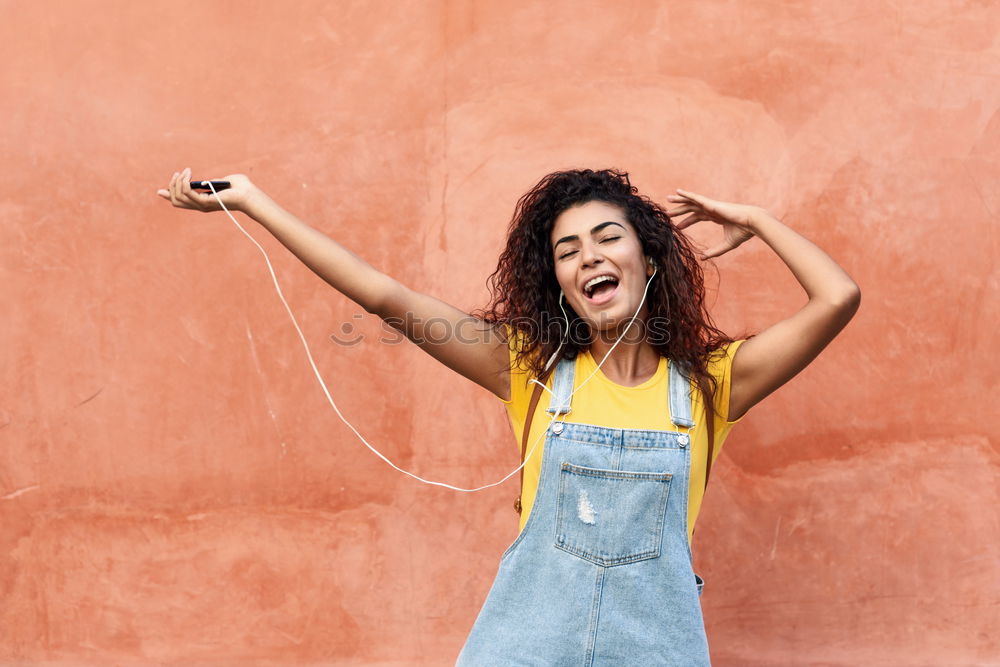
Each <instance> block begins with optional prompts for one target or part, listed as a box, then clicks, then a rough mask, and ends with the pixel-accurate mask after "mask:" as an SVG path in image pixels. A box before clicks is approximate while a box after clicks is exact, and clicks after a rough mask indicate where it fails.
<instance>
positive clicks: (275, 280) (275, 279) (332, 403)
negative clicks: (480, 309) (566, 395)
mask: <svg viewBox="0 0 1000 667" xmlns="http://www.w3.org/2000/svg"><path fill="white" fill-rule="evenodd" d="M204 183H206V184H207V185H208V187H209V189H211V191H212V194H213V195H215V199H216V201H218V202H219V206H221V207H222V210H223V211H225V212H226V215H228V216H229V219H230V220H232V221H233V224H235V225H236V227H237V228H238V229H239V230H240V231H241V232H243V235H244V236H246V237H247V238H248V239H250V241H251V242H252V243H253V244H254V245H255V246H257V249H258V250H259V251H260V253H261V254H262V255H263V256H264V261H265V262H266V263H267V270H268V271H269V272H270V273H271V281H272V282H273V283H274V289H275V290H276V291H277V292H278V298H279V299H281V303H282V305H284V306H285V311H286V312H287V313H288V317H289V318H291V320H292V324H293V325H294V326H295V331H296V333H298V335H299V340H300V341H302V347H303V348H305V351H306V357H307V358H308V359H309V365H310V366H312V370H313V373H314V374H315V375H316V379H317V380H319V384H320V387H322V388H323V394H324V395H325V396H326V400H327V401H328V402H329V403H330V406H331V407H332V408H333V410H334V412H336V413H337V416H338V417H340V420H341V421H342V422H344V423H345V424H347V427H348V428H349V429H351V431H352V432H353V433H354V435H356V436H357V437H358V439H359V440H361V442H362V443H364V445H365V447H367V448H368V449H370V450H371V451H372V453H374V454H375V455H376V456H378V457H379V458H380V459H382V460H383V461H385V462H386V463H388V464H389V465H390V466H391V467H392V468H395V469H396V470H398V471H399V472H401V473H403V474H404V475H408V476H410V477H412V478H413V479H415V480H417V481H418V482H423V483H424V484H430V485H433V486H442V487H444V488H446V489H452V490H453V491H461V492H463V493H473V492H475V491H482V490H483V489H488V488H490V487H494V486H499V485H500V484H503V483H504V482H506V481H507V480H508V479H510V478H511V477H513V476H514V475H515V474H517V473H518V472H519V471H520V470H521V468H523V467H524V465H525V464H526V463H527V462H528V459H530V458H531V454H532V453H534V451H535V448H536V447H537V446H538V443H539V442H541V440H542V438H543V437H544V436H545V433H546V432H547V431H548V428H549V426H551V425H552V423H553V422H554V421H556V419H558V418H559V416H560V413H558V412H556V413H555V414H553V415H552V418H551V419H550V420H549V424H548V426H546V428H545V430H544V431H542V433H541V435H540V436H539V437H538V438H536V439H535V441H534V443H533V444H532V445H531V450H530V451H529V452H528V453H527V454H525V457H524V461H522V462H521V465H519V466H518V467H516V468H514V470H512V471H511V472H510V473H508V474H507V475H506V476H505V477H504V478H503V479H500V480H499V481H496V482H493V483H492V484H484V485H483V486H477V487H475V488H462V487H458V486H452V485H451V484H446V483H445V482H435V481H433V480H429V479H424V478H423V477H421V476H419V475H416V474H414V473H412V472H410V471H408V470H404V469H403V468H400V467H399V466H397V465H396V464H395V463H393V462H392V461H391V460H389V459H388V458H387V457H386V456H385V455H384V454H382V452H380V451H379V450H377V449H376V448H375V447H373V446H372V445H371V444H369V443H368V441H367V440H365V437H364V436H363V435H361V433H360V432H359V431H358V429H356V428H355V427H354V425H353V424H351V422H349V421H347V418H346V417H344V415H343V413H342V412H341V411H340V408H338V407H337V403H336V402H335V401H334V400H333V397H332V396H331V395H330V390H329V389H328V388H327V386H326V382H324V381H323V376H322V375H321V374H320V372H319V369H318V368H317V367H316V362H315V361H314V360H313V356H312V352H311V351H310V349H309V343H308V342H306V337H305V335H304V334H303V333H302V329H301V328H300V327H299V323H298V320H296V319H295V314H294V313H292V309H291V308H290V307H289V305H288V301H286V300H285V295H284V294H283V293H282V291H281V285H279V284H278V277H277V275H275V273H274V267H273V266H272V265H271V259H270V258H269V257H268V256H267V252H266V251H265V250H264V248H263V246H261V245H260V243H258V242H257V239H255V238H254V237H253V236H251V235H250V233H249V232H247V230H246V229H244V228H243V225H241V224H240V223H239V221H237V220H236V218H235V217H233V214H232V213H230V212H229V209H228V208H226V205H225V204H224V203H223V202H222V198H221V197H219V193H218V192H216V190H215V187H214V186H213V185H212V182H211V181H204ZM655 275H656V269H655V268H654V269H653V275H652V276H650V277H649V281H647V282H646V289H645V290H644V291H643V293H642V299H641V300H640V302H639V309H638V310H636V311H635V315H633V316H632V319H631V320H630V321H629V323H628V326H627V327H625V331H623V332H622V334H621V336H619V337H618V340H617V341H615V344H614V345H612V346H611V349H609V350H608V352H607V354H605V355H604V358H603V359H601V363H600V364H598V365H597V368H595V369H594V372H593V373H591V374H590V376H588V377H587V379H586V380H584V381H583V382H581V383H580V385H579V386H577V387H576V388H575V389H574V390H573V392H572V393H571V394H570V396H572V395H573V394H575V393H576V392H577V391H579V390H580V388H581V387H583V385H585V384H586V383H587V382H588V381H589V380H590V378H592V377H593V376H594V374H595V373H597V371H598V370H599V369H600V367H601V365H603V364H604V362H605V361H606V360H607V358H608V356H609V355H610V354H611V352H612V351H613V350H614V349H615V347H616V346H617V345H618V343H620V342H621V341H622V339H623V338H624V337H625V334H626V333H628V330H629V329H630V328H631V326H632V324H633V322H635V318H636V317H637V316H638V315H639V311H640V310H642V304H643V303H645V302H646V293H647V292H648V291H649V285H650V282H652V280H653V276H655ZM559 306H560V308H562V302H561V299H560V304H559ZM563 316H564V317H566V311H565V310H563ZM566 322H567V333H566V335H567V336H568V335H569V318H568V317H566ZM564 342H565V336H564V337H563V340H562V341H560V343H559V348H557V349H556V353H558V352H559V350H560V349H561V348H562V345H563V343H564ZM554 358H555V354H553V355H552V357H551V358H550V359H549V361H548V363H547V364H546V368H548V366H549V365H550V364H551V363H552V361H553V360H554ZM532 382H535V383H538V384H541V383H540V382H538V380H532ZM542 387H543V388H544V389H545V390H546V391H548V392H549V393H552V391H551V390H550V389H549V388H548V387H545V385H542Z"/></svg>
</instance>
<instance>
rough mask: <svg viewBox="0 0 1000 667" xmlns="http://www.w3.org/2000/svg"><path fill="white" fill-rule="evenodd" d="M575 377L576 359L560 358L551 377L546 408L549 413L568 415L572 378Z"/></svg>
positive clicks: (571, 393) (571, 399)
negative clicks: (550, 389) (550, 387)
mask: <svg viewBox="0 0 1000 667" xmlns="http://www.w3.org/2000/svg"><path fill="white" fill-rule="evenodd" d="M575 377H576V359H560V360H559V364H558V365H557V366H556V374H555V377H554V378H552V400H551V401H550V402H549V407H548V408H546V410H547V411H548V413H549V414H560V415H568V414H569V413H570V412H571V411H572V410H571V408H570V403H571V402H572V401H573V380H574V378H575Z"/></svg>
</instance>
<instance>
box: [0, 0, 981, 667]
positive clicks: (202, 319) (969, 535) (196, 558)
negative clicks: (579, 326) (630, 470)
mask: <svg viewBox="0 0 1000 667" xmlns="http://www.w3.org/2000/svg"><path fill="white" fill-rule="evenodd" d="M0 13H2V15H3V17H4V18H3V20H2V21H0V52H2V53H3V58H2V59H0V90H2V91H3V93H2V95H0V117H2V118H3V119H4V123H3V129H2V130H0V155H2V156H3V162H2V164H0V175H2V183H3V184H2V186H0V309H2V311H0V312H2V313H3V320H2V324H0V373H2V375H0V663H3V664H11V663H15V664H51V665H83V664H93V665H107V664H121V665H131V664H153V663H155V664H165V665H181V664H204V665H228V664H237V663H241V664H260V665H267V664H275V665H277V664H282V665H294V664H302V665H306V664H310V665H311V664H338V665H341V664H342V665H353V664H371V665H397V664H399V665H404V664H426V665H446V664H450V663H451V662H453V660H454V658H455V656H456V655H457V652H458V650H459V649H460V647H461V645H462V643H463V640H464V637H465V634H466V633H467V631H468V629H469V628H470V626H471V624H472V622H473V620H474V618H475V615H476V613H477V611H478V609H479V606H480V605H481V603H482V601H483V599H484V598H485V595H486V592H487V590H488V587H489V585H490V583H491V581H492V578H493V575H494V574H495V571H496V566H497V564H498V560H499V555H500V553H501V552H502V550H503V549H504V548H505V547H506V546H507V545H508V544H509V542H510V541H511V540H512V539H513V537H514V536H515V531H516V516H515V515H514V513H513V512H512V511H511V509H510V504H511V499H512V498H513V496H514V494H515V493H516V490H515V486H514V483H515V482H514V480H512V481H510V482H508V483H506V484H505V485H503V486H501V487H498V488H493V489H490V490H488V491H486V492H482V493H477V494H457V493H453V492H451V491H448V490H445V489H440V488H434V487H429V486H425V485H421V484H418V483H416V482H414V481H413V480H411V479H409V478H406V477H404V476H402V475H400V474H398V473H396V472H395V471H393V470H391V469H390V468H388V467H387V466H386V465H385V464H384V463H383V462H381V461H380V460H378V459H377V458H376V457H374V456H373V455H371V454H370V453H369V452H368V451H367V450H365V449H364V447H363V445H362V444H361V443H360V442H359V441H358V440H357V439H356V438H355V437H354V436H353V435H352V434H351V432H350V431H349V430H348V429H347V427H346V426H344V425H343V423H342V422H341V421H340V420H339V419H338V418H337V417H336V415H335V414H334V412H333V411H332V410H331V409H330V407H329V406H328V404H327V403H326V401H325V398H324V397H323V395H322V392H321V390H320V388H319V386H318V384H317V383H316V380H315V378H314V377H313V376H312V374H311V370H310V368H309V366H308V362H307V360H306V358H305V356H304V354H303V351H302V349H301V347H300V344H299V342H298V339H297V337H296V335H295V332H294V329H293V328H292V326H291V324H290V322H289V321H288V318H287V316H286V314H285V313H284V310H283V308H282V306H281V304H280V302H279V301H278V299H277V297H276V295H275V293H274V289H273V287H272V285H271V283H270V280H269V277H268V274H267V271H266V267H265V266H264V264H263V262H262V259H261V257H260V255H259V253H258V252H257V250H256V249H255V248H254V247H253V246H252V245H251V244H250V243H249V241H248V240H247V239H246V238H245V237H243V236H242V235H241V234H239V233H238V230H236V229H235V228H234V227H233V225H232V224H231V223H230V222H229V221H228V219H226V218H225V217H223V216H222V215H221V214H216V215H212V216H204V215H199V214H195V213H191V212H186V211H179V210H175V209H172V208H171V207H170V206H169V205H168V204H166V203H165V202H163V201H162V200H160V199H159V198H157V197H156V196H155V194H154V193H155V190H156V189H157V188H159V187H163V186H164V185H165V184H166V181H167V180H169V177H170V174H171V173H172V172H173V171H174V170H176V169H180V168H182V167H185V166H191V167H192V168H193V169H194V173H195V176H196V177H199V178H207V177H218V176H221V175H224V174H227V173H232V172H238V171H239V172H245V173H248V174H250V175H251V177H252V178H253V179H254V180H255V182H257V183H258V184H259V185H260V186H261V187H263V188H264V189H265V190H267V191H268V192H269V193H270V194H272V196H274V197H275V198H276V199H278V200H279V201H280V202H281V203H282V204H283V205H284V206H285V207H287V208H288V209H289V210H291V211H293V212H294V213H296V214H297V215H299V216H301V217H302V218H304V219H306V220H308V221H309V222H311V223H312V224H314V225H315V226H317V227H318V228H320V229H322V230H323V231H324V232H326V233H328V234H330V235H332V236H333V237H335V238H337V239H338V240H340V241H342V242H343V243H344V244H345V245H347V247H349V248H351V249H352V250H353V251H355V252H356V253H358V254H360V255H361V256H363V257H365V258H366V259H368V260H369V261H370V262H372V263H373V264H375V265H376V266H378V267H380V268H381V269H383V270H385V271H387V272H389V273H391V274H392V275H394V276H396V277H398V278H400V279H401V280H403V281H404V282H406V283H407V284H409V285H411V286H412V287H414V288H417V289H420V290H423V291H427V292H429V293H433V294H435V295H437V296H439V297H441V298H443V299H445V300H447V301H450V302H451V303H454V304H455V305H458V306H460V307H462V308H474V307H477V306H481V305H483V303H484V300H485V298H486V290H485V278H486V276H487V275H488V274H489V272H490V271H491V270H492V267H493V265H494V263H495V261H496V257H497V255H498V249H499V247H500V244H501V243H502V242H503V237H504V231H505V226H506V223H507V222H508V220H509V218H510V215H511V213H512V211H513V207H514V203H515V201H516V200H517V198H518V197H519V196H520V195H521V194H522V193H523V192H525V191H526V190H527V189H528V188H529V187H530V186H531V185H533V184H534V182H535V181H537V179H538V178H540V177H541V176H542V175H544V174H545V173H548V172H549V171H552V170H555V169H560V168H567V167H575V166H594V167H604V166H617V167H621V168H625V169H628V170H629V171H630V172H631V173H632V176H633V182H634V183H635V184H636V185H638V186H639V187H640V188H641V190H642V191H643V192H645V193H646V194H649V195H650V196H652V197H654V198H659V199H662V198H663V197H665V195H666V194H667V193H668V192H671V191H672V190H673V189H674V188H676V187H684V188H687V189H690V190H694V191H696V192H702V193H705V194H708V195H710V196H714V197H717V198H720V199H727V200H732V201H744V202H749V203H755V204H759V205H762V206H766V207H768V208H769V209H770V210H772V211H773V212H774V213H776V214H777V215H779V216H781V217H782V218H783V219H784V220H785V221H786V222H787V223H788V224H789V225H791V226H793V227H794V228H796V229H797V230H799V231H800V232H801V233H803V234H805V235H806V236H807V237H809V238H810V239H812V240H813V241H815V242H816V243H817V244H819V245H820V246H821V247H823V248H824V249H826V250H827V251H828V252H830V253H831V254H832V255H833V256H834V258H835V259H837V261H838V262H840V263H841V264H842V265H843V266H844V267H845V268H846V269H847V271H848V272H849V273H850V274H851V275H852V276H853V277H854V278H855V279H856V280H857V281H858V282H859V283H860V285H861V287H862V291H863V293H864V303H863V304H862V307H861V311H860V312H859V314H858V315H857V316H856V318H855V320H854V321H853V322H852V323H851V325H850V326H849V327H848V328H847V330H846V331H845V332H844V333H843V334H842V336H841V337H840V338H838V339H837V340H836V341H835V342H834V343H833V344H832V345H831V346H830V348H829V349H828V350H827V351H826V352H825V353H824V354H823V355H822V356H821V357H820V358H819V359H818V360H817V361H816V362H815V363H814V364H813V365H812V366H810V367H809V368H808V369H807V370H806V371H805V372H804V373H802V374H801V375H800V376H799V377H797V378H796V379H795V380H793V382H792V383H791V384H790V385H788V386H786V387H784V388H782V389H781V390H779V391H778V392H776V393H775V394H774V395H773V396H771V397H770V398H768V399H767V400H766V401H765V402H764V403H762V404H760V405H759V406H757V407H756V408H755V409H753V410H752V411H751V412H750V414H749V416H748V417H747V418H746V419H745V420H744V422H743V423H741V425H740V426H739V427H738V428H737V429H736V430H735V431H734V432H733V435H732V436H731V438H730V440H729V442H728V443H727V445H726V448H725V450H724V451H723V454H722V457H721V459H720V463H719V464H718V466H717V468H716V474H714V475H713V480H712V487H711V488H710V489H709V493H708V497H707V501H706V503H707V504H706V507H705V510H704V512H703V513H702V517H701V520H700V522H699V530H698V533H697V537H696V539H695V559H696V566H697V569H698V570H699V572H700V573H701V574H703V575H704V577H705V579H706V580H707V582H708V584H707V587H706V589H705V596H704V597H703V598H702V602H703V607H704V610H705V617H706V624H707V628H708V633H709V639H710V643H711V646H712V651H713V657H714V659H715V662H716V664H719V665H804V664H812V665H859V664H865V665H944V664H947V665H990V664H1000V495H998V479H1000V449H998V447H1000V444H998V443H1000V440H998V432H997V430H998V423H1000V419H998V416H1000V415H998V410H997V407H996V400H995V397H994V396H993V395H991V392H992V391H995V390H996V389H997V380H996V377H997V372H998V370H1000V369H998V362H997V354H996V351H995V348H996V336H997V324H998V319H1000V318H998V305H997V288H998V269H997V257H998V237H997V216H998V213H1000V185H998V184H1000V113H998V108H1000V85H997V84H998V81H1000V37H998V33H1000V30H998V28H1000V5H997V4H996V3H991V2H983V1H974V0H966V1H963V0H953V1H950V2H943V1H942V2H934V1H930V2H928V1H925V0H915V1H914V2H908V3H900V2H889V1H885V0H874V1H873V0H865V1H864V2H862V1H861V0H848V1H845V2H836V3H834V2H822V1H820V0H813V1H806V0H801V1H797V2H792V1H789V2H716V1H706V2H619V3H596V2H593V3H592V2H579V1H574V2H568V1H563V0H557V1H552V2H545V3H542V2H539V3H527V2H515V3H507V2H504V3H501V2H489V3H488V2H442V1H440V0H428V1H421V2H415V1H410V2H375V3H373V2H354V3H348V2H336V3H319V2H296V3H278V2H257V3H246V2H197V3H196V2H186V1H185V2H172V3H133V2H125V1H124V0H122V1H120V2H105V3H97V2H72V3H63V2H56V1H55V0H48V1H46V2H32V3H29V2H10V1H9V0H8V1H6V2H2V3H0ZM251 230H252V231H253V232H254V234H255V235H256V236H257V238H260V239H261V241H262V242H263V243H264V245H265V247H266V248H267V249H268V251H269V252H270V253H271V255H272V258H273V260H274V262H275V266H276V270H277V272H278V274H279V276H280V280H281V282H282V285H283V287H284V289H285V291H286V294H287V296H288V298H289V301H290V303H291V306H292V308H293V309H294V310H295V312H296V313H297V315H298V316H299V318H300V321H301V322H302V325H303V328H304V331H305V335H306V336H307V338H308V339H309V341H310V342H311V345H312V346H313V350H314V353H315V355H316V358H317V363H318V364H319V366H320V368H321V369H322V371H323V373H324V375H325V377H326V378H327V381H328V383H329V385H330V388H331V391H332V393H333V396H334V398H335V400H336V401H337V402H338V404H339V406H340V407H341V409H342V410H343V411H344V413H345V414H346V415H347V416H348V418H349V419H351V420H352V421H353V422H354V423H355V424H356V425H357V426H358V427H359V428H360V429H361V431H362V432H363V433H364V434H365V436H366V437H367V438H368V439H369V440H370V441H371V442H372V443H374V444H375V445H376V446H378V447H379V448H380V449H382V450H384V451H385V453H386V454H388V455H389V456H390V457H391V458H393V459H394V460H396V461H397V462H399V463H400V464H401V465H403V466H404V467H406V468H408V469H411V470H413V471H415V472H417V473H419V474H422V475H424V476H428V477H430V478H432V479H436V480H443V481H447V482H450V483H453V484H458V485H461V486H475V485H480V484H485V483H488V482H492V481H495V480H497V479H499V478H501V477H502V476H503V475H504V474H506V473H507V472H508V471H509V470H510V469H512V468H513V467H514V466H515V465H516V447H515V442H514V438H513V436H512V434H511V433H510V428H509V426H508V425H507V422H506V418H505V415H504V413H503V410H502V406H501V405H500V404H499V403H498V402H497V401H496V400H495V399H494V398H493V397H491V396H490V395H488V394H487V393H486V392H484V391H483V390H481V389H479V388H478V387H476V386H474V385H472V384H471V383H469V382H467V381H465V380H463V379H461V378H458V377H457V376H455V375H454V374H452V373H451V372H450V371H448V370H447V369H444V368H442V367H438V366H437V365H436V363H435V362H434V361H433V360H431V359H430V358H428V357H425V356H424V355H423V354H422V353H421V352H420V351H419V350H418V349H416V348H415V347H413V346H412V345H409V344H385V343H383V342H379V340H378V339H379V338H380V336H381V329H380V323H379V322H378V321H377V320H375V319H374V318H372V317H370V316H367V315H366V316H364V317H361V316H360V314H361V313H363V311H361V310H360V309H359V308H358V307H357V306H355V305H353V304H352V303H350V302H348V301H347V300H346V299H345V298H343V297H342V296H340V295H339V294H337V293H335V292H333V291H332V290H330V289H329V288H328V287H326V285H325V284H323V283H322V282H321V281H320V280H319V279H317V278H316V277H315V276H313V275H312V274H311V273H309V271H308V270H307V269H305V268H304V267H303V266H301V265H300V264H298V263H297V262H296V261H295V260H294V258H291V257H290V255H289V254H288V253H287V252H286V251H284V249H283V248H281V246H280V245H278V244H277V243H276V242H274V241H273V239H270V238H268V237H267V235H266V234H265V233H263V230H261V229H260V228H255V227H251ZM714 232H715V230H711V229H695V230H694V231H693V232H692V234H693V236H695V238H696V239H698V240H699V242H702V243H706V242H708V241H710V240H711V239H712V238H713V234H714ZM713 264H714V267H716V268H715V269H713V270H710V272H709V276H710V279H711V282H712V284H713V285H718V291H717V294H716V295H715V296H713V298H714V299H715V302H714V304H715V305H714V313H715V315H716V318H717V320H718V322H719V323H720V324H721V325H722V326H723V328H725V329H726V330H728V331H729V332H730V333H733V334H741V333H743V332H744V331H746V330H751V331H752V330H760V329H761V328H763V327H766V326H768V325H769V324H771V323H773V322H775V321H777V320H779V319H781V318H783V317H785V316H787V315H788V314H791V313H792V312H794V310H796V309H797V308H799V307H800V306H801V305H802V304H803V303H804V293H803V292H802V290H801V289H800V288H799V287H798V285H797V284H796V282H795V281H794V279H793V277H792V276H791V275H790V273H789V272H788V271H787V270H786V269H785V268H784V266H783V265H782V264H781V262H780V261H779V260H778V259H777V257H776V256H775V255H774V254H773V253H771V252H770V250H769V249H768V248H767V247H766V246H765V245H764V244H763V243H761V242H760V241H756V242H754V243H750V244H748V245H746V246H743V247H741V248H740V249H738V250H737V251H735V252H733V253H731V254H729V255H726V256H724V257H721V258H719V259H718V260H717V261H715V262H714V263H713ZM345 325H350V326H352V327H354V333H361V334H364V335H365V338H364V340H363V341H362V342H360V343H359V344H357V345H354V346H340V345H335V344H333V343H332V342H331V340H330V338H329V337H330V335H331V334H341V333H342V331H343V329H342V328H343V327H344V326H345ZM991 341H992V343H991ZM515 479H516V478H515Z"/></svg>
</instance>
